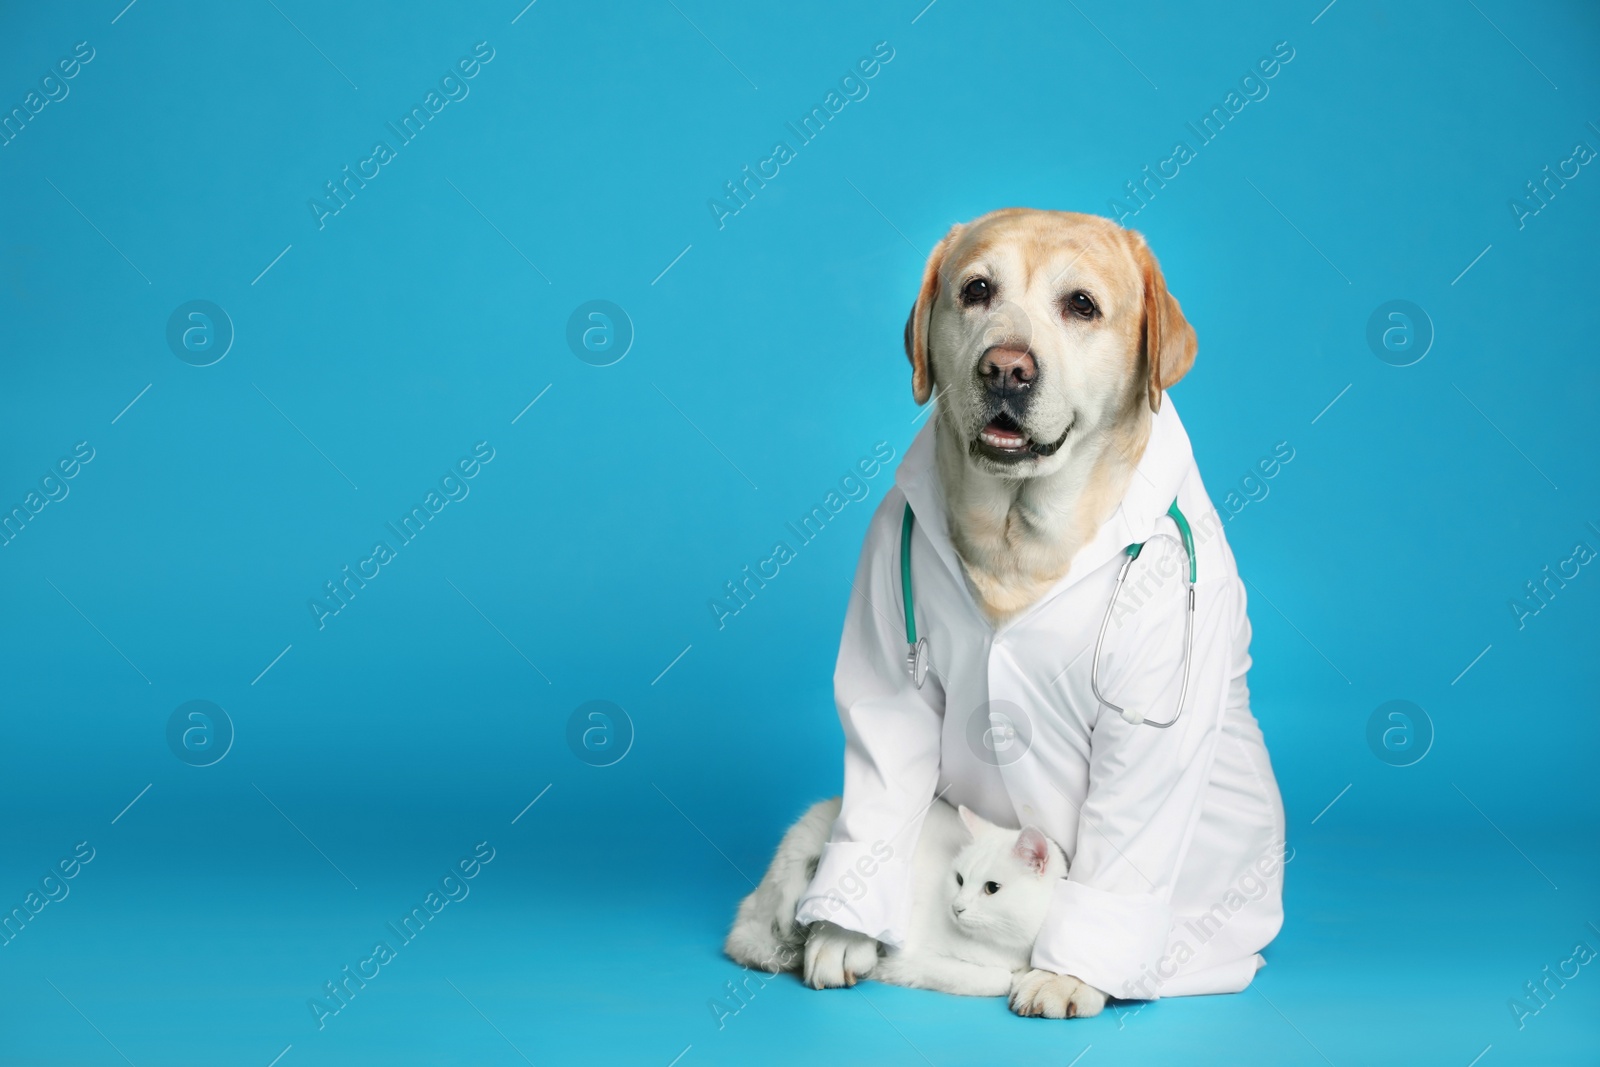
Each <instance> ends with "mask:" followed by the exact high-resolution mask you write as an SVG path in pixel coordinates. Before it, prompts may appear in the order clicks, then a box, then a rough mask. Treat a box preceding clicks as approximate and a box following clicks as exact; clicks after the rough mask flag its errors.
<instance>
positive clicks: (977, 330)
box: [906, 208, 1196, 479]
mask: <svg viewBox="0 0 1600 1067" xmlns="http://www.w3.org/2000/svg"><path fill="white" fill-rule="evenodd" d="M1195 347H1196V345H1195V335H1194V330H1193V328H1192V327H1190V325H1189V323H1188V322H1187V321H1185V319H1184V317H1183V312H1182V311H1181V310H1180V309H1179V307H1178V301H1177V300H1175V299H1174V298H1173V297H1172V295H1171V294H1170V293H1168V292H1167V286H1166V281H1165V280H1164V279H1163V278H1162V276H1161V268H1160V267H1159V266H1158V265H1157V264H1156V258H1155V256H1154V255H1153V254H1152V253H1151V252H1150V249H1149V247H1148V246H1147V245H1146V244H1145V241H1144V238H1143V237H1141V236H1140V235H1139V234H1137V233H1135V232H1133V231H1132V230H1125V229H1123V228H1122V227H1120V226H1118V225H1116V224H1115V223H1113V222H1111V221H1110V220H1108V219H1103V218H1100V217H1098V216H1095V215H1078V214H1073V213H1070V212H1064V211H1033V210H1028V209H1024V208H1008V209H1006V210H1004V211H996V212H992V213H990V214H988V215H984V216H983V217H981V218H979V219H977V220H975V221H973V222H970V223H967V224H965V225H961V226H956V227H955V228H954V229H952V230H951V231H950V232H949V233H948V234H946V235H945V237H944V239H943V240H942V241H940V242H939V243H938V245H936V246H935V247H934V249H933V253H932V254H931V255H930V256H929V257H928V263H927V266H926V267H925V268H924V269H923V274H922V290H921V292H920V293H918V295H917V301H916V304H915V305H913V306H912V309H911V317H910V319H908V320H907V322H906V355H907V356H908V357H909V358H910V360H911V368H912V392H913V394H914V395H915V397H916V400H917V403H919V404H921V403H926V402H927V400H928V399H929V397H930V396H932V395H933V393H934V391H935V390H937V391H938V396H939V400H940V408H941V417H942V418H943V419H944V420H945V422H946V425H947V427H948V428H949V429H950V430H951V431H952V432H954V433H955V434H957V435H958V436H959V437H960V438H961V440H962V441H964V442H966V445H967V454H968V456H969V458H970V461H971V462H973V463H974V464H976V465H977V466H978V467H980V468H982V469H986V470H988V471H989V472H990V473H992V474H996V475H999V476H1001V477H1005V478H1018V479H1020V478H1032V477H1037V476H1039V475H1042V474H1046V473H1049V472H1050V471H1052V470H1055V469H1057V468H1059V467H1060V466H1061V465H1062V464H1064V463H1065V462H1066V459H1067V457H1068V456H1069V455H1071V454H1072V452H1073V451H1074V449H1075V448H1077V447H1078V443H1079V442H1082V441H1093V440H1096V439H1097V438H1100V437H1102V436H1103V435H1104V434H1106V433H1108V432H1110V431H1112V430H1114V429H1116V428H1118V427H1121V426H1126V425H1127V424H1128V422H1129V420H1130V419H1132V418H1133V417H1135V416H1136V415H1137V413H1138V409H1139V406H1140V405H1142V404H1145V403H1148V404H1149V405H1150V410H1151V411H1157V410H1159V409H1160V406H1161V393H1162V390H1164V389H1167V388H1169V387H1170V386H1171V385H1173V384H1174V383H1175V382H1177V381H1178V379H1180V378H1182V377H1183V376H1184V374H1185V373H1186V372H1187V371H1188V370H1189V367H1190V366H1191V365H1193V363H1194V357H1195Z"/></svg>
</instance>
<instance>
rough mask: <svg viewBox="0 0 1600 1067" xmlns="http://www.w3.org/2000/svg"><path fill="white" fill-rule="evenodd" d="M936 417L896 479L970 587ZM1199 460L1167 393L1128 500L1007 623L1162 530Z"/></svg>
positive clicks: (930, 534)
mask: <svg viewBox="0 0 1600 1067" xmlns="http://www.w3.org/2000/svg"><path fill="white" fill-rule="evenodd" d="M936 403H937V401H936ZM936 417H937V414H935V415H934V416H933V417H930V418H929V419H928V421H927V422H925V423H924V424H923V426H922V429H921V430H920V431H918V433H917V436H916V437H915V438H914V439H913V440H912V442H911V447H910V448H908V449H907V450H906V454H905V458H904V459H902V460H901V461H900V466H899V467H898V468H897V469H896V471H895V476H894V482H895V485H896V486H898V487H899V488H900V491H901V492H902V493H904V494H905V498H906V501H907V503H909V504H910V505H911V510H912V512H913V513H914V514H915V515H916V517H917V526H918V527H919V528H920V529H921V530H922V532H923V533H924V535H925V536H926V537H927V538H928V540H929V541H930V542H932V544H933V547H934V550H935V552H936V553H937V554H938V556H939V558H940V559H942V560H943V561H944V563H945V566H947V567H948V568H949V569H950V571H951V572H952V573H953V574H954V575H955V576H956V578H957V580H958V581H959V582H960V583H961V585H962V586H963V587H966V576H965V574H964V573H963V571H962V567H961V559H960V556H959V555H958V554H957V553H956V550H955V544H954V543H953V542H952V541H951V538H950V528H949V508H948V507H947V505H946V502H945V496H944V486H943V485H942V484H941V482H940V480H939V464H938V461H937V459H936V458H935V456H934V445H935V435H936V433H937V428H936V427H935V426H934V419H935V418H936ZM1193 466H1194V450H1193V447H1192V446H1191V445H1190V443H1189V434H1188V432H1187V431H1185V430H1184V428H1183V422H1182V420H1180V419H1179V418H1178V410H1177V407H1176V405H1174V404H1173V402H1172V398H1171V397H1170V396H1167V397H1164V400H1163V403H1162V405H1161V410H1160V411H1158V412H1156V413H1155V415H1154V416H1153V417H1152V419H1151V424H1150V439H1149V442H1148V443H1147V444H1146V445H1145V450H1144V455H1143V456H1141V457H1140V458H1139V463H1138V465H1137V466H1136V467H1135V468H1134V474H1133V477H1132V479H1131V480H1130V482H1129V484H1128V490H1127V493H1126V494H1125V495H1124V496H1123V499H1122V503H1121V504H1120V505H1119V506H1118V507H1117V510H1116V511H1115V512H1113V513H1112V515H1111V517H1110V518H1109V519H1107V520H1106V521H1105V522H1104V523H1102V524H1101V526H1100V529H1099V530H1097V531H1096V532H1095V535H1094V536H1093V537H1092V538H1090V539H1089V541H1088V543H1086V544H1085V545H1084V546H1083V547H1082V548H1081V549H1079V550H1078V553H1077V555H1075V556H1074V557H1073V559H1072V565H1071V567H1069V568H1068V570H1067V573H1066V574H1064V575H1063V576H1062V577H1061V579H1060V580H1059V581H1058V582H1057V583H1056V584H1055V586H1054V587H1053V588H1052V589H1051V590H1050V592H1049V593H1047V594H1046V595H1045V596H1044V597H1042V598H1040V600H1039V602H1038V603H1036V604H1035V605H1034V606H1033V607H1032V608H1030V609H1028V610H1027V611H1024V612H1022V613H1021V614H1020V615H1019V616H1017V617H1016V618H1014V619H1012V620H1010V621H1009V622H1008V623H1007V624H1006V625H1007V626H1009V625H1011V623H1014V622H1016V621H1018V619H1021V618H1025V617H1026V616H1028V615H1030V614H1032V613H1033V611H1034V610H1036V609H1037V608H1038V607H1039V606H1040V605H1042V604H1044V603H1046V602H1048V601H1049V600H1051V599H1052V598H1054V597H1055V596H1056V595H1057V594H1059V593H1060V592H1061V591H1062V590H1064V589H1066V588H1068V587H1070V586H1072V585H1074V584H1075V583H1076V582H1077V581H1078V580H1079V579H1081V578H1082V577H1083V576H1084V575H1086V574H1090V573H1092V572H1093V571H1095V570H1097V569H1098V568H1099V567H1100V566H1102V565H1103V564H1104V563H1105V562H1106V561H1107V560H1108V559H1110V558H1111V557H1112V556H1114V555H1116V554H1117V553H1118V552H1121V551H1122V550H1123V549H1125V548H1126V547H1127V546H1129V545H1131V544H1136V543H1140V542H1143V541H1146V540H1148V539H1149V538H1150V537H1152V536H1153V535H1154V534H1156V533H1157V532H1159V526H1158V524H1159V523H1160V522H1161V521H1162V519H1163V517H1164V516H1165V515H1166V513H1167V509H1168V508H1169V507H1171V506H1172V503H1173V501H1174V500H1176V499H1177V497H1178V490H1179V489H1180V488H1181V487H1182V485H1183V481H1184V479H1185V478H1186V477H1187V476H1188V474H1189V471H1190V470H1191V469H1192V467H1193ZM969 593H970V590H969ZM980 614H981V613H980ZM1002 628H1004V627H1002Z"/></svg>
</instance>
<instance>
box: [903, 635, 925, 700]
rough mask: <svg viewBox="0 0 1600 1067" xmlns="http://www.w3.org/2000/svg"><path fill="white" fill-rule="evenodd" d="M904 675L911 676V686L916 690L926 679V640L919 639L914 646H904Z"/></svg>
mask: <svg viewBox="0 0 1600 1067" xmlns="http://www.w3.org/2000/svg"><path fill="white" fill-rule="evenodd" d="M906 673H907V674H909V675H911V684H912V685H915V686H916V687H917V688H918V689H921V688H922V683H923V682H925V681H927V679H928V639H927V638H926V637H919V638H918V639H917V640H916V643H915V644H911V645H908V646H906Z"/></svg>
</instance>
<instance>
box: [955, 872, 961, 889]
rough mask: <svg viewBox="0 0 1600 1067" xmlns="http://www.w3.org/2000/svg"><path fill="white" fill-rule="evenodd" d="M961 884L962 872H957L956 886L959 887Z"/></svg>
mask: <svg viewBox="0 0 1600 1067" xmlns="http://www.w3.org/2000/svg"><path fill="white" fill-rule="evenodd" d="M961 884H962V882H961V872H960V871H957V872H956V885H958V886H959V885H961Z"/></svg>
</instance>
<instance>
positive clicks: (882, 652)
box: [795, 490, 944, 947]
mask: <svg viewBox="0 0 1600 1067" xmlns="http://www.w3.org/2000/svg"><path fill="white" fill-rule="evenodd" d="M904 510H905V498H904V496H902V495H901V494H900V492H899V491H898V490H895V491H891V492H890V493H888V494H887V496H886V498H885V500H884V501H883V503H882V505H880V506H879V508H878V511H877V513H876V514H875V515H874V516H873V520H872V524H871V526H870V527H869V529H868V532H867V538H866V544H865V546H864V547H863V549H862V553H861V561H860V564H859V565H858V566H857V568H856V574H855V578H854V580H853V588H852V589H851V593H850V607H849V610H848V611H847V612H846V614H845V623H844V636H843V639H842V640H841V642H840V646H839V659H838V663H837V666H836V668H835V670H834V679H833V681H834V698H835V702H836V703H837V705H838V710H839V721H840V724H841V725H842V726H843V727H844V737H845V757H844V802H843V805H842V807H841V809H840V812H839V818H838V820H837V821H836V822H835V823H834V825H833V832H832V835H831V837H830V838H829V840H828V843H827V844H826V845H825V846H824V848H823V852H822V857H821V860H820V861H819V863H818V864H817V871H816V875H815V876H814V877H813V878H812V880H811V883H810V885H809V886H808V887H807V889H806V890H805V892H804V893H803V894H802V895H801V897H800V902H799V905H798V907H797V908H796V913H795V918H796V921H798V922H800V923H802V924H804V923H810V922H815V921H818V920H822V919H826V920H829V921H831V922H834V923H837V924H838V925H840V926H843V927H845V928H847V929H851V930H855V931H857V932H859V933H863V934H867V935H869V936H871V937H874V938H876V939H877V940H879V941H881V942H884V943H885V944H888V945H891V946H894V947H899V946H900V945H902V944H904V943H905V939H906V934H907V929H908V927H909V925H910V913H911V877H912V856H913V853H914V851H915V847H916V842H917V837H918V835H919V834H920V832H921V829H922V821H923V817H924V815H925V813H926V812H927V809H928V807H929V806H930V804H931V803H932V801H933V798H934V788H935V786H936V784H937V780H938V774H939V740H940V730H941V725H942V721H943V713H942V709H943V704H944V700H943V690H942V688H941V687H940V683H939V680H938V677H937V669H938V665H937V663H936V664H935V665H934V669H933V670H930V671H929V673H928V676H927V678H926V680H925V682H924V684H923V688H922V689H920V690H919V689H917V688H916V687H915V686H914V685H913V684H912V682H911V679H910V677H909V675H908V674H907V672H906V669H905V656H906V641H905V624H904V616H903V614H902V612H903V606H902V603H901V586H900V523H901V519H902V516H903V514H904ZM931 550H932V549H931V547H930V546H929V545H928V543H927V542H926V541H925V540H923V539H922V538H921V536H920V534H919V535H917V536H916V546H915V549H914V551H913V556H914V557H915V556H916V555H917V554H918V553H919V552H920V553H923V554H926V553H928V552H930V551H931Z"/></svg>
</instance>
